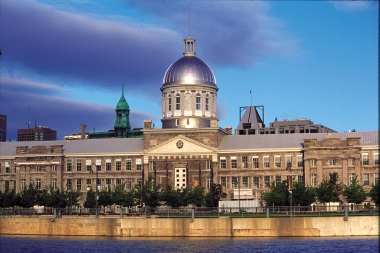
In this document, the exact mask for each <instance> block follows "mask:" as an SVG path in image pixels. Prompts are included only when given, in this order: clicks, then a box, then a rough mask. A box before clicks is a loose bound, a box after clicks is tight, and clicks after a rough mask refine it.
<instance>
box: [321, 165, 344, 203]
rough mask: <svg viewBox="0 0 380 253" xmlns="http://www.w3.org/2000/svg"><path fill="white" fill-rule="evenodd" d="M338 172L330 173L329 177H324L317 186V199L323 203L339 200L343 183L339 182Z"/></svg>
mask: <svg viewBox="0 0 380 253" xmlns="http://www.w3.org/2000/svg"><path fill="white" fill-rule="evenodd" d="M338 180H339V177H338V173H337V172H333V173H329V179H324V180H323V181H322V182H321V184H320V185H319V186H318V187H317V188H316V193H317V199H318V200H319V202H321V203H327V202H338V201H339V195H340V194H342V190H343V187H342V184H341V183H338Z"/></svg>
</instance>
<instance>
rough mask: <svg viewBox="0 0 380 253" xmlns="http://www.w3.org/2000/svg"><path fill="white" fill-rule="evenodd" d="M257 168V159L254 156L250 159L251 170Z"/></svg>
mask: <svg viewBox="0 0 380 253" xmlns="http://www.w3.org/2000/svg"><path fill="white" fill-rule="evenodd" d="M258 167H259V157H257V156H254V157H253V158H252V168H258Z"/></svg>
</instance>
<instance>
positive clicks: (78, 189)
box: [77, 178, 82, 191]
mask: <svg viewBox="0 0 380 253" xmlns="http://www.w3.org/2000/svg"><path fill="white" fill-rule="evenodd" d="M81 190H82V179H80V178H78V179H77V191H81Z"/></svg>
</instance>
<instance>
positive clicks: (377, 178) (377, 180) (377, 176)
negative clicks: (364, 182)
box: [373, 173, 379, 184]
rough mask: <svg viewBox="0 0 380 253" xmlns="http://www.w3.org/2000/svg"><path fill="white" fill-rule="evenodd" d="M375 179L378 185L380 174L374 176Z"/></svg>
mask: <svg viewBox="0 0 380 253" xmlns="http://www.w3.org/2000/svg"><path fill="white" fill-rule="evenodd" d="M373 178H374V183H375V184H378V183H379V173H375V174H373Z"/></svg>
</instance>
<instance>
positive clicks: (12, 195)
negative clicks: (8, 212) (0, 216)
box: [1, 188, 17, 207]
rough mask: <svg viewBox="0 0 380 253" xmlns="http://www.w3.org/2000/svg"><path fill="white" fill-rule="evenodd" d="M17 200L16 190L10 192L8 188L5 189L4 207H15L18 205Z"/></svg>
mask: <svg viewBox="0 0 380 253" xmlns="http://www.w3.org/2000/svg"><path fill="white" fill-rule="evenodd" d="M16 198H17V194H16V191H15V190H14V189H12V190H9V189H8V188H7V189H5V191H4V193H3V198H2V203H1V204H2V206H3V207H14V206H15V205H16V204H17V203H16Z"/></svg>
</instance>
